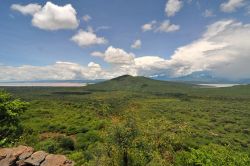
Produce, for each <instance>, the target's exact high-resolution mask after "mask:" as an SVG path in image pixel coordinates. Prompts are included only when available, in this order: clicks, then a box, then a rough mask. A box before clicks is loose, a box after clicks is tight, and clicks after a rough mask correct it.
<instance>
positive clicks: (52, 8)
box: [32, 2, 79, 30]
mask: <svg viewBox="0 0 250 166" xmlns="http://www.w3.org/2000/svg"><path fill="white" fill-rule="evenodd" d="M76 14H77V13H76V10H75V9H74V8H73V7H72V5H71V4H67V5H65V6H58V5H55V4H53V3H52V2H47V3H46V4H45V5H44V6H43V8H42V9H41V10H40V11H38V12H36V13H35V14H34V15H33V19H32V25H34V26H35V27H38V28H40V29H44V30H59V29H76V28H77V27H78V25H79V22H78V20H77V18H76Z"/></svg>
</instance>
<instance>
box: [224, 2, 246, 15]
mask: <svg viewBox="0 0 250 166" xmlns="http://www.w3.org/2000/svg"><path fill="white" fill-rule="evenodd" d="M244 2H245V0H228V1H227V2H224V3H222V4H221V5H220V8H221V10H222V11H223V12H227V13H230V12H234V11H235V10H236V9H237V8H240V7H243V6H244Z"/></svg>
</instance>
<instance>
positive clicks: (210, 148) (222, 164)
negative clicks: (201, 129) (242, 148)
mask: <svg viewBox="0 0 250 166" xmlns="http://www.w3.org/2000/svg"><path fill="white" fill-rule="evenodd" d="M176 165H177V166H183V165H186V166H193V165H204V166H213V165H216V166H247V165H250V158H249V156H248V155H247V154H244V153H239V152H237V153H236V152H235V151H233V150H231V149H229V148H226V147H224V146H220V145H216V144H210V145H206V146H202V147H200V148H199V149H191V151H190V152H187V151H183V152H179V153H177V157H176Z"/></svg>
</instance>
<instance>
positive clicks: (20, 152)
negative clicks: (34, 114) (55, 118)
mask: <svg viewBox="0 0 250 166" xmlns="http://www.w3.org/2000/svg"><path fill="white" fill-rule="evenodd" d="M28 165H29V166H73V165H74V162H72V161H70V160H68V159H67V158H66V157H65V156H64V155H54V154H47V153H46V152H44V151H37V152H34V149H33V148H31V147H28V146H18V147H16V148H2V149H1V148H0V166H28Z"/></svg>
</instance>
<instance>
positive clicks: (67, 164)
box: [41, 154, 73, 166]
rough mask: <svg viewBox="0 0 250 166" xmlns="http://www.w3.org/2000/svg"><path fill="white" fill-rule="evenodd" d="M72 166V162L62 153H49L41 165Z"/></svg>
mask: <svg viewBox="0 0 250 166" xmlns="http://www.w3.org/2000/svg"><path fill="white" fill-rule="evenodd" d="M52 165H53V166H73V162H71V161H69V160H68V159H67V158H66V157H65V156H63V155H53V154H49V155H48V156H47V157H46V158H45V160H44V161H43V162H42V164H41V166H52Z"/></svg>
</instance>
